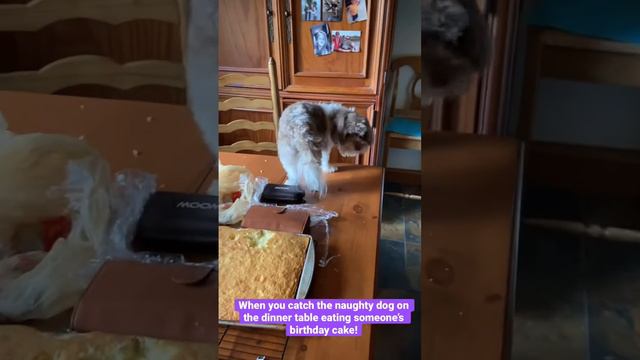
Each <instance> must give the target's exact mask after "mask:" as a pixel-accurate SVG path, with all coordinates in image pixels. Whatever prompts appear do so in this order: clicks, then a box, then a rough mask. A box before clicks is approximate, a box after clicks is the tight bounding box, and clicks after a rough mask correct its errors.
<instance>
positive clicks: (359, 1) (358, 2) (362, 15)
mask: <svg viewBox="0 0 640 360" xmlns="http://www.w3.org/2000/svg"><path fill="white" fill-rule="evenodd" d="M345 4H346V7H347V22H348V23H349V24H351V23H354V22H358V21H364V20H367V4H366V3H365V0H345Z"/></svg>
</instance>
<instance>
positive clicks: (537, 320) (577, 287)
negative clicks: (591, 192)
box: [512, 227, 640, 360]
mask: <svg viewBox="0 0 640 360" xmlns="http://www.w3.org/2000/svg"><path fill="white" fill-rule="evenodd" d="M639 280H640V244H634V243H621V242H611V241H605V240H597V239H596V240H594V239H580V238H577V237H573V236H570V235H566V234H562V233H557V232H551V231H542V230H536V229H533V228H529V227H524V229H523V232H522V235H521V238H520V257H519V271H518V285H517V289H516V318H515V324H514V334H513V335H514V337H513V339H514V342H513V351H512V354H513V357H512V358H513V359H514V360H534V359H535V360H537V359H545V360H546V359H551V360H553V359H562V360H565V359H566V360H572V359H581V360H582V359H587V360H632V359H640V281H639Z"/></svg>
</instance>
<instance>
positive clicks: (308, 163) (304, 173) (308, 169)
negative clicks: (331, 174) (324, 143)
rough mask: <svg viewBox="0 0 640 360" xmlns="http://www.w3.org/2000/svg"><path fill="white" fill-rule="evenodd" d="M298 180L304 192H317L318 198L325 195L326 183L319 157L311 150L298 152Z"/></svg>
mask: <svg viewBox="0 0 640 360" xmlns="http://www.w3.org/2000/svg"><path fill="white" fill-rule="evenodd" d="M298 179H300V180H301V182H302V187H303V188H304V189H305V190H306V191H317V192H318V195H319V196H320V198H324V197H325V196H326V195H327V182H326V180H325V178H324V173H323V172H322V167H321V166H320V155H319V154H315V153H314V151H313V150H312V149H306V150H305V151H302V152H300V157H299V161H298Z"/></svg>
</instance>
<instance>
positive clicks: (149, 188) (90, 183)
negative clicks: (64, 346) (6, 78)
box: [0, 119, 155, 321]
mask: <svg viewBox="0 0 640 360" xmlns="http://www.w3.org/2000/svg"><path fill="white" fill-rule="evenodd" d="M154 190H155V178H154V177H153V176H152V175H149V174H145V173H140V172H135V171H125V172H121V173H119V174H117V176H116V179H115V181H114V182H113V183H112V182H111V175H110V170H109V166H108V164H107V162H106V161H105V160H104V159H103V158H102V157H101V156H100V155H99V154H98V153H97V152H96V151H95V150H93V149H91V148H90V147H89V146H88V145H87V144H85V143H84V142H82V141H80V140H78V139H75V138H72V137H67V136H61V135H49V134H27V135H13V134H11V133H9V132H8V131H6V124H4V123H3V121H2V119H0V244H1V246H0V248H1V249H2V252H3V253H2V255H3V256H0V319H3V320H5V321H23V320H27V319H46V318H49V317H52V316H54V315H56V314H59V313H61V312H63V311H65V310H67V309H69V308H71V307H73V306H74V305H75V304H76V303H77V302H78V300H79V299H80V297H81V295H82V293H83V291H84V290H85V288H86V287H87V286H88V284H89V282H90V281H91V279H92V278H93V276H94V275H95V272H96V271H97V270H98V269H99V267H100V265H101V264H102V262H103V261H104V260H106V259H109V258H114V257H133V254H131V253H130V252H129V251H128V250H127V243H128V241H129V240H130V235H131V233H132V231H133V226H134V225H135V223H136V221H137V219H138V218H139V216H140V213H141V211H142V208H143V205H144V203H145V202H146V199H147V198H148V196H149V195H150V194H151V192H153V191H154ZM60 215H67V216H69V217H70V218H71V223H72V226H71V230H70V232H69V235H68V236H67V237H66V238H63V239H58V240H57V241H56V242H55V243H54V244H53V247H52V248H51V250H50V251H49V252H48V253H43V252H42V251H40V250H38V249H34V250H35V251H34V252H32V253H22V254H17V255H16V254H14V252H15V248H16V246H15V244H13V243H12V242H15V241H16V237H15V233H16V230H17V229H18V228H19V227H20V226H23V225H24V224H38V222H40V221H41V220H42V219H46V218H49V217H55V216H60ZM18 239H19V240H21V239H22V237H18ZM8 256H10V257H8ZM38 257H39V259H38ZM25 259H27V260H32V262H35V263H37V264H36V265H35V266H33V263H31V264H30V265H29V266H25V265H24V260H25ZM20 264H23V265H22V266H19V265H20ZM30 267H32V268H30Z"/></svg>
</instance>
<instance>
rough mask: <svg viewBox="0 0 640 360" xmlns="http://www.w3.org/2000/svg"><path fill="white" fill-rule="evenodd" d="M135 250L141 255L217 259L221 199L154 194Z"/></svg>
mask: <svg viewBox="0 0 640 360" xmlns="http://www.w3.org/2000/svg"><path fill="white" fill-rule="evenodd" d="M132 248H133V250H134V251H137V252H141V251H147V252H156V253H173V254H183V255H190V254H195V255H197V256H199V257H201V256H205V257H214V256H215V257H217V255H218V197H217V196H212V195H201V194H186V193H176V192H156V193H154V194H152V195H151V196H150V197H149V200H147V202H146V204H145V207H144V210H143V213H142V216H141V217H140V220H139V221H138V224H137V228H136V234H135V237H134V240H133V242H132Z"/></svg>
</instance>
